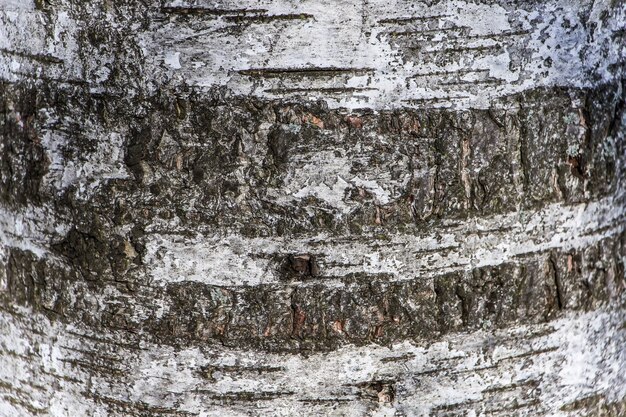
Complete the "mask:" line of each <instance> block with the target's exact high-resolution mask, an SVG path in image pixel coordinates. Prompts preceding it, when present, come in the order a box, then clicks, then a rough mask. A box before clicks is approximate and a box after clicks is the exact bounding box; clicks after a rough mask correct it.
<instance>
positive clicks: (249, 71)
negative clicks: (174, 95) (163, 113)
mask: <svg viewBox="0 0 626 417" xmlns="http://www.w3.org/2000/svg"><path fill="white" fill-rule="evenodd" d="M574 3H575V4H573V3H572V2H571V1H565V0H561V1H558V0H553V1H549V2H544V3H543V4H541V5H535V6H533V7H532V8H530V9H529V10H527V9H525V8H524V7H523V6H519V7H517V8H514V7H508V8H507V7H504V6H500V5H494V4H480V3H475V2H465V1H448V2H437V3H435V4H432V5H427V4H426V3H419V2H413V1H408V0H395V1H391V2H389V1H382V0H376V1H370V2H367V3H363V2H360V1H356V0H341V1H333V2H325V1H313V0H309V1H304V2H297V3H294V2H288V1H268V0H265V1H255V2H251V1H250V2H248V1H244V2H241V1H237V2H234V1H231V0H226V1H221V2H219V3H212V2H208V1H201V2H193V3H192V2H178V1H177V2H175V3H169V5H168V6H167V7H165V8H164V9H163V13H164V14H165V15H166V16H167V19H166V20H165V21H164V22H163V23H155V24H154V27H153V29H154V30H153V31H151V32H146V33H140V34H139V39H140V43H141V44H142V46H143V48H144V50H145V53H146V57H147V58H146V59H147V63H148V65H149V67H150V68H151V70H152V71H154V73H155V74H162V76H163V77H167V78H173V79H174V80H175V82H185V83H190V84H192V85H197V86H207V87H208V86H212V85H226V86H228V87H229V88H231V89H232V90H233V91H234V92H235V93H238V94H245V95H249V94H252V95H256V96H260V97H265V98H283V97H285V98H288V97H296V96H297V97H301V98H304V99H311V100H318V99H320V98H322V99H324V100H327V102H328V103H329V105H330V106H331V107H347V108H363V107H369V108H374V109H384V108H396V107H422V106H428V107H454V108H466V107H473V108H487V107H493V106H494V104H495V103H494V99H497V98H498V97H502V96H506V95H509V94H512V93H515V92H520V91H523V90H525V89H527V88H536V87H539V86H552V85H568V86H590V83H591V79H593V78H594V75H599V76H600V77H601V78H602V79H605V80H610V79H613V78H614V76H615V73H614V71H612V70H610V68H611V65H612V64H613V63H617V62H619V61H620V60H621V59H623V57H624V53H625V52H626V49H625V48H624V47H621V48H620V47H615V45H612V41H611V38H610V36H611V33H612V32H614V31H617V30H619V28H620V27H621V26H622V23H620V17H623V14H624V8H625V7H626V6H624V5H618V6H617V9H616V8H615V7H613V6H612V4H611V2H609V1H600V2H593V3H591V2H589V1H585V0H577V1H576V2H574ZM588 8H591V16H592V17H591V20H589V21H587V22H586V23H585V24H583V21H581V17H580V15H579V14H578V11H580V10H585V9H588ZM186 11H190V12H189V14H184V13H185V12H186ZM603 11H610V12H611V13H612V16H614V17H615V18H614V19H612V20H610V21H609V22H608V25H606V27H605V30H603V31H597V30H596V31H595V32H594V34H593V36H591V32H590V28H591V27H592V26H593V25H594V24H597V23H599V19H600V16H601V14H602V13H603ZM621 21H622V22H623V19H622V20H621ZM171 48H175V50H176V51H177V52H176V53H177V54H178V53H180V58H181V61H180V65H178V60H176V62H175V64H176V65H172V62H173V61H172V55H171V52H163V51H171ZM608 49H611V52H608ZM162 64H165V66H163V65H162ZM168 67H169V68H168Z"/></svg>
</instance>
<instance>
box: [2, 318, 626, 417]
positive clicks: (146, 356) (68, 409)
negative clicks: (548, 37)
mask: <svg viewBox="0 0 626 417" xmlns="http://www.w3.org/2000/svg"><path fill="white" fill-rule="evenodd" d="M624 318H625V316H624V311H623V309H622V308H621V307H618V306H612V307H610V308H606V309H600V310H597V311H593V312H589V313H582V314H572V313H570V314H568V315H565V316H563V317H562V318H560V319H557V320H555V321H553V322H551V323H549V324H538V325H518V326H513V327H511V328H509V329H506V330H497V331H493V332H487V331H478V332H474V333H469V334H463V333H461V334H452V335H449V336H446V337H444V338H442V339H441V340H440V341H438V342H435V343H431V344H425V345H420V344H414V343H411V342H408V341H407V342H402V343H399V344H395V345H393V346H389V347H383V346H379V345H375V344H372V345H368V346H363V347H350V346H346V347H344V348H340V349H338V350H336V351H333V352H328V353H315V354H308V355H306V356H303V355H299V354H271V353H262V352H248V351H242V350H238V349H227V348H223V347H218V346H216V345H213V346H205V347H203V348H202V349H200V348H197V347H193V348H181V349H174V348H171V347H165V346H156V345H153V344H149V343H142V344H141V349H131V348H129V347H125V345H123V344H120V343H121V342H122V340H121V339H119V336H116V335H115V334H112V333H104V334H98V335H91V334H90V333H88V332H86V333H85V332H84V330H83V329H81V328H76V327H73V326H65V325H62V324H52V323H50V322H48V321H47V320H46V319H44V318H43V317H42V316H40V315H37V314H35V313H33V312H31V311H28V310H22V311H21V312H20V313H19V314H17V315H10V314H7V312H5V311H3V312H1V313H0V325H1V326H2V328H3V329H4V330H3V332H2V333H1V334H0V352H1V353H2V354H0V382H1V383H0V391H1V392H2V393H3V395H5V396H9V397H11V398H18V399H27V400H28V403H29V404H30V405H31V406H32V407H36V408H38V409H40V410H41V414H42V415H54V416H56V417H62V416H74V415H76V413H77V412H78V413H81V415H106V412H107V411H106V410H107V409H106V406H105V405H104V404H103V403H102V402H101V401H94V400H93V397H94V396H97V397H98V398H104V399H110V400H113V401H118V402H119V401H121V402H124V403H127V404H133V403H135V402H137V403H141V404H143V405H145V406H148V407H160V408H161V409H166V410H170V411H186V412H190V413H198V415H202V416H218V415H248V413H250V412H252V413H255V414H259V413H261V414H269V415H274V416H288V415H293V413H294V411H295V410H298V412H299V413H302V414H303V415H320V414H322V415H343V416H363V415H383V414H384V412H387V413H391V414H393V413H395V412H397V413H399V415H407V416H409V415H410V416H429V415H432V414H435V413H436V412H437V410H441V409H442V407H448V408H449V409H451V410H455V411H458V412H460V413H463V415H482V414H481V413H485V415H486V414H487V413H488V414H489V415H494V416H500V417H504V416H507V415H510V413H511V412H512V411H513V410H520V411H526V410H532V412H533V415H536V416H548V415H549V416H570V417H571V416H577V415H581V414H580V413H581V412H582V411H581V410H574V411H568V408H567V405H568V404H571V403H572V402H573V401H575V400H576V399H580V398H585V397H588V396H593V395H595V394H597V393H598V392H601V393H602V394H603V395H605V396H606V400H607V401H616V400H620V399H622V398H624V396H625V395H626V375H625V374H624V372H623V369H624V367H626V352H625V351H624V349H623V346H624V344H625V343H626V329H624V327H623V321H624ZM34 330H36V331H37V333H34V332H33V331H34ZM98 358H102V359H105V358H108V359H105V360H104V361H101V360H100V359H98ZM90 363H91V364H100V365H97V366H100V367H101V368H103V369H110V371H108V372H106V371H104V372H103V373H100V372H97V373H96V375H94V371H93V369H90V368H88V366H89V364H90ZM114 372H122V374H121V375H117V376H116V377H115V378H111V377H110V376H111V373H114ZM98 375H99V376H98ZM372 381H386V383H387V384H390V386H392V387H393V389H394V392H395V395H394V399H393V401H392V402H391V403H385V402H379V400H380V399H384V398H383V397H376V394H375V393H374V397H373V398H370V397H369V396H368V391H367V388H366V386H367V384H368V383H371V382H372ZM35 383H36V384H38V386H39V388H38V389H33V388H32V386H31V384H35ZM7 387H9V391H7ZM24 392H28V397H24V395H26V394H24ZM5 398H6V397H5ZM238 398H239V399H238ZM268 398H272V401H268V400H267V399H268ZM0 412H1V413H3V415H11V416H16V417H18V416H27V415H29V414H28V412H27V411H26V410H25V409H24V408H23V407H21V406H20V403H19V402H11V401H4V402H0ZM387 415H390V414H387Z"/></svg>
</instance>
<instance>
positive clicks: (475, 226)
mask: <svg viewBox="0 0 626 417" xmlns="http://www.w3.org/2000/svg"><path fill="white" fill-rule="evenodd" d="M625 215H626V213H625V212H624V207H623V204H622V199H621V198H615V199H614V198H613V197H611V198H605V199H602V200H599V201H596V202H592V203H585V204H578V205H572V206H566V205H563V204H551V205H547V206H546V207H544V208H543V209H541V210H538V211H537V212H534V213H530V212H519V213H510V214H504V215H497V216H492V217H484V218H475V219H471V220H469V221H467V222H466V223H464V224H461V225H458V226H454V227H447V228H445V229H437V230H435V231H433V232H431V233H429V234H425V235H424V236H415V235H409V234H407V235H402V234H397V235H390V236H388V238H387V239H385V240H379V239H377V238H376V237H375V236H372V238H371V239H370V241H369V242H368V243H364V239H363V236H358V238H354V239H350V238H349V237H342V238H333V237H330V236H322V235H320V236H315V237H312V238H306V239H282V238H277V237H274V238H271V239H264V238H255V239H248V238H244V237H239V236H230V237H228V238H219V237H206V238H205V237H202V236H197V237H195V238H192V239H190V238H185V237H183V236H172V235H159V234H153V235H152V236H151V237H150V238H149V241H148V245H147V248H148V255H147V256H146V259H145V260H144V261H145V263H146V265H148V270H149V271H150V273H151V275H152V277H153V278H154V280H155V282H161V283H166V282H178V281H199V282H203V283H206V284H212V285H239V284H244V285H256V284H263V283H265V284H267V283H271V282H279V277H278V273H277V271H276V269H275V266H276V265H274V266H273V267H272V265H271V263H270V262H271V255H276V254H278V255H280V254H283V255H286V254H290V253H291V254H293V253H311V254H313V255H315V256H316V259H317V261H318V263H319V264H320V278H323V279H324V282H326V283H327V284H329V285H330V284H331V283H333V282H335V281H336V279H337V277H342V276H345V275H348V274H351V273H360V272H366V273H387V274H391V276H390V279H391V280H405V279H415V278H416V277H419V276H423V275H424V274H427V273H433V272H436V273H445V272H450V271H455V270H471V269H473V268H476V267H481V266H487V265H498V264H501V263H503V262H507V261H513V260H514V259H515V257H517V256H519V255H523V254H531V253H534V252H541V251H546V250H549V249H562V250H568V249H580V248H584V247H587V246H589V245H592V244H594V243H596V242H599V241H600V240H602V239H604V238H606V237H608V236H614V235H616V234H619V233H621V232H622V231H623V230H624V216H625ZM314 282H318V281H314ZM335 283H336V282H335Z"/></svg>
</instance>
